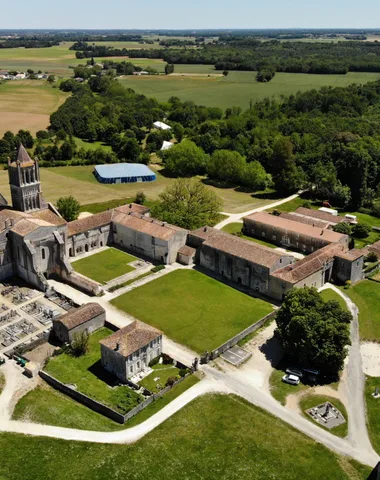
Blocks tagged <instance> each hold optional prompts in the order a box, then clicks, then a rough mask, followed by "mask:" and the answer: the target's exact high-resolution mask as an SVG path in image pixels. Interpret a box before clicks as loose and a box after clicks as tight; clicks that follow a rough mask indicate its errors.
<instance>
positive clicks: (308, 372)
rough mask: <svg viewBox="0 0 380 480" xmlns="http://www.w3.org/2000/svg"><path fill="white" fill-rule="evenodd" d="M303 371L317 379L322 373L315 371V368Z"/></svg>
mask: <svg viewBox="0 0 380 480" xmlns="http://www.w3.org/2000/svg"><path fill="white" fill-rule="evenodd" d="M302 371H303V372H304V373H306V374H308V375H314V376H315V377H318V375H319V374H320V373H321V372H320V371H319V370H315V369H314V368H303V369H302Z"/></svg>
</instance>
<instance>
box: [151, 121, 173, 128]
mask: <svg viewBox="0 0 380 480" xmlns="http://www.w3.org/2000/svg"><path fill="white" fill-rule="evenodd" d="M153 127H154V128H158V130H171V128H172V127H169V125H166V123H164V122H154V123H153Z"/></svg>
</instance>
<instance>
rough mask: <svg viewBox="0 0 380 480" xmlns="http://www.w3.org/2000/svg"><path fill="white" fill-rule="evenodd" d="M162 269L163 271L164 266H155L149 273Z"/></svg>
mask: <svg viewBox="0 0 380 480" xmlns="http://www.w3.org/2000/svg"><path fill="white" fill-rule="evenodd" d="M164 269H165V265H156V266H155V267H153V268H152V270H151V272H153V273H156V272H160V271H161V270H164Z"/></svg>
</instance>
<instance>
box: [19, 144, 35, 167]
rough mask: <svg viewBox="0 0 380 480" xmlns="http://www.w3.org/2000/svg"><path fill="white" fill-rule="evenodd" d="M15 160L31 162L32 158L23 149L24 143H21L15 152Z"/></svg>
mask: <svg viewBox="0 0 380 480" xmlns="http://www.w3.org/2000/svg"><path fill="white" fill-rule="evenodd" d="M16 161H17V162H20V163H21V164H23V163H29V164H30V163H33V160H32V159H31V158H30V157H29V154H28V152H27V151H26V150H25V147H24V145H23V144H22V143H21V144H20V146H19V149H18V152H17V158H16Z"/></svg>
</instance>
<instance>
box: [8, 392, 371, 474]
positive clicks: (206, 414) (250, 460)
mask: <svg viewBox="0 0 380 480" xmlns="http://www.w3.org/2000/svg"><path fill="white" fill-rule="evenodd" d="M174 439H175V441H174ZM0 451H1V463H0V477H1V478H7V479H14V480H16V479H17V480H19V479H23V480H46V479H50V478H54V479H55V480H66V479H68V478H78V479H80V480H93V479H96V480H106V479H107V480H108V479H110V478H115V479H121V478H131V472H133V478H135V479H147V478H152V479H154V480H178V478H188V479H202V480H215V479H216V478H218V479H223V480H224V479H230V480H237V479H249V480H261V479H263V478H272V479H277V480H280V479H281V480H294V479H297V478H299V479H310V480H325V479H326V478H328V479H329V480H347V479H351V480H358V479H360V478H367V477H368V475H369V473H370V472H371V469H370V468H369V467H365V466H363V465H360V464H358V463H357V462H354V461H352V460H350V459H349V458H348V457H343V456H339V455H337V454H336V453H334V452H332V451H331V450H329V449H327V448H326V447H325V446H323V445H321V444H320V443H317V442H315V441H314V440H313V439H311V438H309V437H307V436H306V435H304V434H302V433H301V432H298V431H296V430H295V429H293V428H292V427H290V426H289V425H288V424H286V423H284V422H282V421H281V420H279V419H277V418H275V417H273V416H271V415H270V414H268V413H266V412H264V411H263V410H261V409H259V408H257V407H255V406H254V405H251V404H248V403H247V402H245V401H244V400H242V399H241V398H239V397H235V396H226V395H206V396H203V397H200V398H198V399H196V400H195V401H193V402H192V403H190V404H189V405H187V406H185V407H184V408H183V409H181V410H180V411H179V412H177V413H176V414H174V415H173V416H172V417H170V418H169V419H168V420H167V421H165V422H164V423H163V424H161V425H159V426H158V427H157V428H155V429H154V430H153V431H152V432H150V433H149V434H148V435H146V436H145V437H143V438H142V439H140V440H138V441H137V442H136V443H134V444H132V445H107V444H96V443H85V442H73V441H62V440H57V439H53V438H42V437H29V436H26V435H15V434H7V433H5V434H1V435H0ZM26 452H27V453H28V454H27V455H26Z"/></svg>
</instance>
